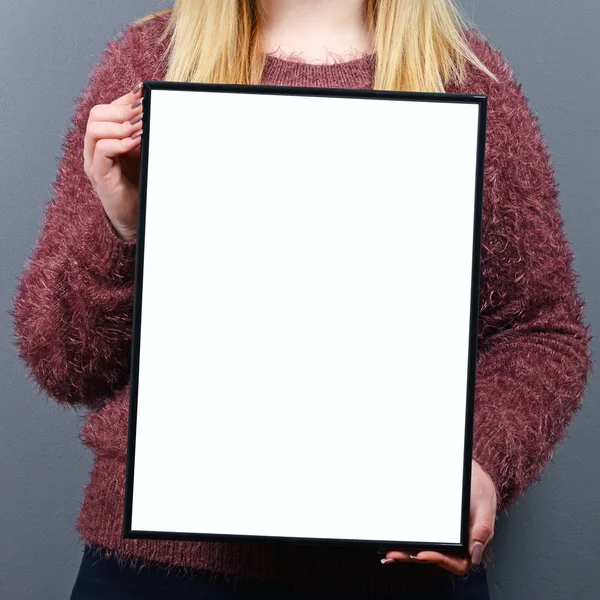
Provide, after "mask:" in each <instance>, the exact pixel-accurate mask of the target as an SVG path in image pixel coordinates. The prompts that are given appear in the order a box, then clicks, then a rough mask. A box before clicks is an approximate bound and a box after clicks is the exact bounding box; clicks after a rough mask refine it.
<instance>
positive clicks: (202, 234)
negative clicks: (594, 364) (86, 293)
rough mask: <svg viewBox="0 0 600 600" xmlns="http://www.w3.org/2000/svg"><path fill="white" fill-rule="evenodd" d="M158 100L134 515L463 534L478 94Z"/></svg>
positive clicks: (210, 527)
mask: <svg viewBox="0 0 600 600" xmlns="http://www.w3.org/2000/svg"><path fill="white" fill-rule="evenodd" d="M150 102H151V104H150V106H151V112H150V117H149V119H150V128H149V132H148V133H146V132H145V134H144V135H148V138H147V139H145V143H147V144H148V163H147V189H146V208H145V231H144V254H143V288H142V294H141V298H140V300H141V329H140V331H141V337H140V345H139V372H138V393H137V408H136V415H135V417H136V433H135V448H134V456H135V461H134V470H133V496H132V508H131V527H132V530H140V531H146V532H177V533H189V534H220V535H224V536H225V535H236V536H244V535H249V536H278V537H294V538H316V539H322V540H325V539H336V540H388V541H389V540H397V541H403V542H427V543H429V542H431V543H444V544H446V543H447V544H458V543H459V542H460V526H461V504H462V493H463V464H464V457H465V419H466V406H467V372H468V365H467V363H468V361H467V359H468V348H469V322H470V310H471V306H470V304H471V281H472V254H473V235H474V234H473V224H474V210H475V200H474V199H475V190H476V166H477V138H478V121H479V110H480V108H479V106H478V104H477V103H459V102H442V101H436V102H428V101H413V100H411V101H408V100H386V99H377V98H353V97H319V96H296V95H277V94H269V93H233V92H210V91H198V90H194V91H192V90H182V89H177V90H175V89H152V90H151V96H150Z"/></svg>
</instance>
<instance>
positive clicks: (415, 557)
mask: <svg viewBox="0 0 600 600" xmlns="http://www.w3.org/2000/svg"><path fill="white" fill-rule="evenodd" d="M408 557H409V558H410V559H411V560H418V561H420V560H421V559H420V558H419V557H418V556H415V555H414V554H409V556H408Z"/></svg>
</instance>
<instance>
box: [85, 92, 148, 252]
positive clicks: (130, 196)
mask: <svg viewBox="0 0 600 600" xmlns="http://www.w3.org/2000/svg"><path fill="white" fill-rule="evenodd" d="M141 91H142V84H141V83H139V84H138V85H136V87H135V88H134V89H133V90H132V91H131V92H129V93H128V94H125V95H124V96H121V97H120V98H117V99H116V100H113V102H111V103H110V104H96V105H95V106H93V107H92V109H91V110H90V113H89V118H88V123H87V129H86V133H85V141H84V151H83V153H84V170H85V174H86V175H87V176H88V178H89V179H90V181H91V182H92V186H93V187H94V190H95V191H96V193H97V194H98V196H99V198H100V200H101V201H102V206H103V207H104V211H105V212H106V215H107V216H108V218H109V219H110V222H111V223H112V225H113V228H114V229H115V231H116V233H117V234H118V235H119V237H121V238H122V239H124V240H126V241H131V240H133V239H134V238H135V236H136V233H137V212H138V190H139V170H140V140H141V139H142V135H141V134H142V95H141ZM132 106H133V107H132ZM131 136H135V137H133V138H132V137H131Z"/></svg>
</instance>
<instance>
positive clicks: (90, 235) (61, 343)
mask: <svg viewBox="0 0 600 600" xmlns="http://www.w3.org/2000/svg"><path fill="white" fill-rule="evenodd" d="M135 52H136V45H135V39H134V34H133V32H132V30H131V29H129V30H126V31H125V33H124V34H123V35H121V36H118V37H116V38H113V39H112V40H110V41H109V43H108V45H107V47H106V48H105V50H104V51H103V53H102V54H101V56H100V60H99V61H98V62H97V63H96V64H95V65H94V66H93V68H92V71H91V73H90V77H89V82H88V86H87V88H86V89H85V90H84V92H83V93H82V94H81V95H80V96H79V97H78V98H77V100H76V107H75V112H74V115H73V116H72V118H71V121H70V124H69V127H68V130H67V134H66V136H61V137H62V139H63V140H64V141H63V144H62V153H61V156H60V158H59V159H58V173H57V175H56V177H55V180H54V182H53V197H52V198H51V200H50V201H49V202H48V204H47V206H46V209H45V214H44V219H43V227H42V231H41V234H40V235H39V236H38V239H37V243H36V245H35V248H34V249H33V252H32V254H31V256H30V257H29V259H28V260H27V262H26V268H25V271H24V272H23V273H22V274H21V275H20V277H19V280H18V284H17V286H16V293H15V295H14V298H13V305H12V307H11V309H10V311H9V313H10V314H11V317H12V320H13V324H14V331H15V332H16V347H17V350H18V355H19V356H20V357H21V358H22V359H23V360H24V361H25V363H26V365H27V367H28V369H29V371H30V376H29V377H30V379H31V378H32V379H33V380H34V381H35V382H37V384H38V385H39V387H40V389H41V391H43V392H45V393H46V394H48V395H49V396H51V397H52V398H54V399H55V400H56V401H57V402H58V403H59V404H61V405H63V406H67V405H80V406H87V407H91V408H94V407H98V406H99V405H100V404H101V403H102V402H103V401H104V400H105V399H106V398H108V397H110V396H111V394H113V392H115V391H116V390H117V389H118V388H120V387H121V386H123V385H124V384H126V382H127V379H128V376H129V365H130V352H131V327H132V312H133V281H134V273H135V251H136V243H135V240H134V241H132V242H125V241H124V240H122V239H121V238H120V237H118V236H117V234H116V232H115V231H114V229H113V227H112V224H111V223H110V220H109V219H108V217H107V215H106V213H105V212H104V208H103V206H102V203H101V201H100V199H99V197H98V196H97V194H96V192H95V190H94V189H93V187H92V185H91V182H90V180H89V179H88V177H87V175H86V174H85V172H84V167H83V146H84V137H85V131H86V127H87V120H88V116H89V112H90V109H91V108H92V107H93V106H94V105H96V104H109V103H111V102H112V101H113V100H115V99H116V98H118V97H120V96H122V95H124V94H125V93H127V92H129V91H130V90H131V89H132V88H133V87H134V85H135V83H136V82H137V81H138V78H139V74H138V73H136V71H135V69H134V68H133V62H132V60H131V57H132V56H133V55H134V54H135Z"/></svg>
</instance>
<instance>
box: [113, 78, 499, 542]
mask: <svg viewBox="0 0 600 600" xmlns="http://www.w3.org/2000/svg"><path fill="white" fill-rule="evenodd" d="M153 89H155V90H175V91H186V90H187V91H211V92H215V93H219V92H228V93H243V94H277V95H296V96H321V97H332V98H361V99H370V98H371V99H385V100H416V101H425V102H459V103H468V104H477V105H478V106H479V120H478V133H477V165H476V175H475V178H476V182H475V198H474V201H475V207H474V223H473V251H472V265H473V268H472V275H471V318H470V322H469V350H468V372H467V402H466V420H465V445H464V448H465V456H464V466H463V498H462V508H461V536H460V537H461V541H460V543H458V544H446V543H427V542H410V541H405V542H398V541H397V540H379V541H370V540H362V539H359V540H354V539H343V540H342V539H325V538H297V537H287V536H286V537H281V536H255V535H233V534H210V533H207V534H202V533H181V532H163V531H157V532H153V531H142V530H132V528H131V520H132V508H133V506H132V505H133V471H134V462H135V456H134V454H135V436H136V415H137V397H138V375H139V371H138V369H139V350H140V348H139V343H140V334H141V308H142V307H141V298H142V280H143V264H144V232H145V217H146V191H147V176H148V152H149V144H148V142H147V139H148V137H147V136H148V135H149V132H150V112H151V97H152V90H153ZM487 98H488V97H487V95H485V94H448V93H433V92H404V91H402V92H399V91H388V90H356V89H345V88H316V87H300V86H264V85H239V84H216V83H214V84H207V83H189V82H175V81H163V80H150V81H144V83H143V101H142V102H143V114H144V116H143V127H142V129H143V131H144V134H145V135H144V134H142V141H141V167H140V184H139V205H138V229H137V246H136V267H135V278H134V290H135V295H134V307H133V336H132V349H131V383H130V404H129V424H128V443H127V467H126V486H125V513H124V520H123V538H125V539H156V540H178V541H227V540H229V541H237V542H240V541H249V542H266V543H272V542H284V543H285V542H292V543H295V544H308V545H323V544H328V545H330V546H332V547H333V546H349V545H354V546H356V545H359V546H363V547H366V548H374V549H375V548H381V547H390V548H392V547H393V548H398V549H401V548H402V549H405V550H414V551H419V550H436V551H439V552H450V553H452V552H457V553H465V552H468V550H469V511H470V493H471V460H472V452H473V419H474V405H475V372H476V363H477V331H478V321H479V281H480V263H481V237H482V236H481V228H482V212H483V189H484V163H485V141H486V123H487Z"/></svg>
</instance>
